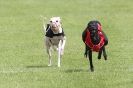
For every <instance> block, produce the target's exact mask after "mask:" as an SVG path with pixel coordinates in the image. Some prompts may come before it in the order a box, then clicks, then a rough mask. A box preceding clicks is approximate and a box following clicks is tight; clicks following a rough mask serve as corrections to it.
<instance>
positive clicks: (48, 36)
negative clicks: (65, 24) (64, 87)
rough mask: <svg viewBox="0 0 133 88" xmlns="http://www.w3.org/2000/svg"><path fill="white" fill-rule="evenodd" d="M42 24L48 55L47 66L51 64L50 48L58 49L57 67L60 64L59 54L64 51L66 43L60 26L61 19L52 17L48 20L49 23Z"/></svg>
mask: <svg viewBox="0 0 133 88" xmlns="http://www.w3.org/2000/svg"><path fill="white" fill-rule="evenodd" d="M46 25H47V27H45V24H44V25H43V27H44V30H45V45H46V50H47V53H48V55H49V64H48V66H51V65H52V58H51V56H52V55H51V52H52V49H55V48H56V50H57V51H58V67H60V65H61V56H62V55H63V52H64V47H65V43H66V36H65V34H64V31H63V28H62V27H61V19H60V17H52V18H50V20H49V23H47V24H46Z"/></svg>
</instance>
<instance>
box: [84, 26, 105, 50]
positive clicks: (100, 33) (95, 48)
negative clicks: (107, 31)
mask: <svg viewBox="0 0 133 88" xmlns="http://www.w3.org/2000/svg"><path fill="white" fill-rule="evenodd" d="M86 33H87V35H86V38H85V44H86V45H88V46H89V47H90V48H91V50H92V51H95V52H99V50H100V48H101V47H102V46H103V45H104V43H105V38H104V35H103V33H102V32H101V28H99V30H98V34H99V36H100V39H101V40H100V42H99V44H97V45H94V44H93V43H92V41H91V38H90V32H89V31H88V30H87V32H86Z"/></svg>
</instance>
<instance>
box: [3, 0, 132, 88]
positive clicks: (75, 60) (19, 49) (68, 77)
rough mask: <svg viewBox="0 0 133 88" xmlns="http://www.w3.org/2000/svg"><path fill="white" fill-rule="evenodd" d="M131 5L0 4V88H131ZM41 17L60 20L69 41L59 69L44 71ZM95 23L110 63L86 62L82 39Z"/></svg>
mask: <svg viewBox="0 0 133 88" xmlns="http://www.w3.org/2000/svg"><path fill="white" fill-rule="evenodd" d="M132 3H133V1H132V0H126V1H125V0H117V1H116V0H95V1H94V0H83V1H82V0H55V1H54V0H0V88H132V87H133V59H132V58H133V54H132V52H133V39H132V38H133V34H132V33H133V29H132V26H133V20H132V19H133V15H132V14H133V10H132V9H133V6H132ZM40 15H43V16H46V17H48V18H49V17H52V16H60V17H61V18H62V23H63V27H64V30H65V33H66V35H67V42H66V47H65V54H64V56H63V60H62V65H61V68H58V67H57V59H56V58H57V55H56V52H54V53H53V54H54V55H53V61H54V62H53V66H52V67H47V64H48V56H47V54H46V52H45V46H44V33H43V29H42V21H41V19H40ZM93 19H97V20H99V21H100V22H101V23H102V25H103V30H104V31H105V32H106V34H107V35H108V38H109V45H108V46H107V47H106V48H107V54H108V60H107V61H105V60H104V59H103V58H102V59H101V60H98V59H97V54H96V53H93V63H94V67H95V72H93V73H92V72H90V70H89V67H88V61H87V59H86V58H84V56H83V53H84V44H83V42H82V40H81V34H82V31H83V30H84V28H85V27H86V25H87V23H88V22H89V21H90V20H93Z"/></svg>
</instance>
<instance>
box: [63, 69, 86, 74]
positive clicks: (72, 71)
mask: <svg viewBox="0 0 133 88" xmlns="http://www.w3.org/2000/svg"><path fill="white" fill-rule="evenodd" d="M65 72H66V73H75V72H87V70H85V69H68V70H65Z"/></svg>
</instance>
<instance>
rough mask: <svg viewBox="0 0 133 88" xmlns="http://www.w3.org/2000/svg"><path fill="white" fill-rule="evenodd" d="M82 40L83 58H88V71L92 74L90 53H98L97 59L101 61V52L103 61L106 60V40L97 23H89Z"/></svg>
mask: <svg viewBox="0 0 133 88" xmlns="http://www.w3.org/2000/svg"><path fill="white" fill-rule="evenodd" d="M82 40H83V42H84V43H85V54H84V55H85V56H86V57H87V56H88V57H89V61H90V70H91V71H92V72H93V71H94V67H93V63H92V51H95V52H98V59H101V55H102V52H103V56H104V59H105V60H107V54H106V51H105V46H106V45H107V44H108V38H107V36H106V35H105V33H104V32H103V31H102V28H101V23H100V22H99V21H90V22H89V23H88V25H87V27H86V29H85V30H84V31H83V33H82Z"/></svg>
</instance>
